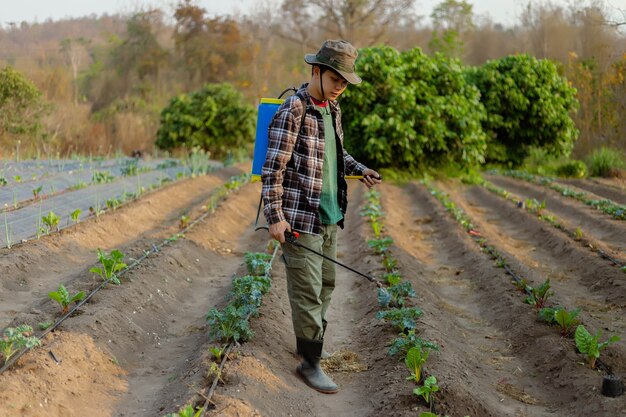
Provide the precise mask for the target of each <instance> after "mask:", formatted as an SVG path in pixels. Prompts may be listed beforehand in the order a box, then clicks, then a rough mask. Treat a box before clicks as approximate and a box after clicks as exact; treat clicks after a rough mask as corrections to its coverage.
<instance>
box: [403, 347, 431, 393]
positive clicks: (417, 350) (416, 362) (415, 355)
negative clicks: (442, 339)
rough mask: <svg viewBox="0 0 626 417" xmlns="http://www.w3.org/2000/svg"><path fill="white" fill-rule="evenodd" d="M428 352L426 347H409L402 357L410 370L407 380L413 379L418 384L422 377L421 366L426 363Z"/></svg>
mask: <svg viewBox="0 0 626 417" xmlns="http://www.w3.org/2000/svg"><path fill="white" fill-rule="evenodd" d="M429 353H430V351H429V350H428V349H422V348H421V347H419V346H415V347H412V348H411V349H409V351H408V352H407V354H406V358H405V359H404V363H405V364H406V367H407V368H409V371H410V372H411V375H410V376H407V377H406V380H407V381H415V382H417V383H418V384H419V382H420V380H421V379H422V366H424V364H425V363H426V360H427V359H428V354H429Z"/></svg>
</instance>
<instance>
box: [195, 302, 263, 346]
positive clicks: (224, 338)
mask: <svg viewBox="0 0 626 417" xmlns="http://www.w3.org/2000/svg"><path fill="white" fill-rule="evenodd" d="M206 318H207V320H208V322H209V337H211V338H212V339H213V340H219V341H221V342H224V343H228V342H230V341H237V342H245V341H247V340H249V339H250V338H251V337H252V336H253V333H252V329H250V325H249V323H248V312H247V311H246V310H245V309H244V308H243V307H240V308H237V307H235V306H234V305H232V304H229V305H227V306H226V307H225V308H224V309H223V310H222V311H220V310H217V309H215V308H213V309H211V310H210V311H209V312H208V314H207V316H206Z"/></svg>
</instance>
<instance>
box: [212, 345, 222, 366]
mask: <svg viewBox="0 0 626 417" xmlns="http://www.w3.org/2000/svg"><path fill="white" fill-rule="evenodd" d="M209 352H211V354H212V355H213V357H214V358H215V360H216V361H218V362H221V361H222V355H223V354H224V348H223V347H219V346H211V347H210V348H209Z"/></svg>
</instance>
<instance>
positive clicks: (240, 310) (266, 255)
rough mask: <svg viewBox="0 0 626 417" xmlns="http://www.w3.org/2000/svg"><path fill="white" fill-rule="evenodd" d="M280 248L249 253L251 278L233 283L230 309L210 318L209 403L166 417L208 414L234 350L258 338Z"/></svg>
mask: <svg viewBox="0 0 626 417" xmlns="http://www.w3.org/2000/svg"><path fill="white" fill-rule="evenodd" d="M279 247H280V245H279V244H278V242H276V241H275V240H272V241H270V242H269V244H268V247H267V252H247V253H246V254H245V255H244V261H245V264H246V269H247V274H246V275H243V276H239V277H235V278H234V279H233V281H232V286H231V290H230V292H229V293H228V294H227V295H226V300H227V301H228V304H227V305H226V307H224V308H223V309H221V310H220V309H216V308H212V309H211V310H210V311H209V312H208V313H207V316H206V320H207V321H208V324H209V337H210V339H211V340H212V341H213V342H217V343H218V345H217V346H212V347H210V348H209V351H210V353H211V356H212V358H213V359H214V361H211V363H210V365H209V369H208V371H207V374H206V375H207V378H208V379H212V383H211V385H210V386H211V388H210V390H209V392H208V394H207V395H203V398H204V399H205V402H204V404H203V405H202V407H197V408H194V405H193V404H187V405H185V406H184V407H183V408H181V409H180V410H179V411H178V413H170V414H167V415H166V417H200V416H202V415H203V414H204V412H205V411H206V410H207V407H208V405H209V402H210V400H211V396H212V395H213V392H214V390H215V388H216V386H217V384H218V382H219V381H221V375H222V371H223V369H224V366H225V364H226V361H227V360H228V358H229V353H230V351H231V349H232V347H233V346H234V345H235V344H239V343H240V342H246V341H249V340H250V339H251V338H252V337H253V336H254V333H253V332H252V329H250V318H251V317H256V316H258V314H259V308H260V307H261V303H262V301H263V296H264V295H265V294H267V293H268V292H269V290H270V287H271V285H272V278H271V271H272V263H273V261H274V258H275V257H276V253H277V252H278V248H279Z"/></svg>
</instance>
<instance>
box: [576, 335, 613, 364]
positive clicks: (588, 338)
mask: <svg viewBox="0 0 626 417" xmlns="http://www.w3.org/2000/svg"><path fill="white" fill-rule="evenodd" d="M601 335H602V331H600V330H598V332H597V333H596V334H595V336H592V335H591V334H590V333H589V332H588V331H587V329H586V328H585V326H583V325H582V324H581V325H579V326H578V327H577V328H576V333H575V335H574V338H575V340H576V347H577V348H578V351H579V352H580V353H582V354H584V355H587V361H588V362H589V367H590V368H591V369H594V368H595V367H596V360H597V359H598V358H599V357H600V351H601V350H602V349H605V348H606V347H607V346H608V345H610V344H611V343H615V342H618V341H619V340H620V337H619V336H617V335H613V336H611V337H609V339H608V340H607V341H605V342H602V343H599V342H598V341H599V340H600V336H601Z"/></svg>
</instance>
